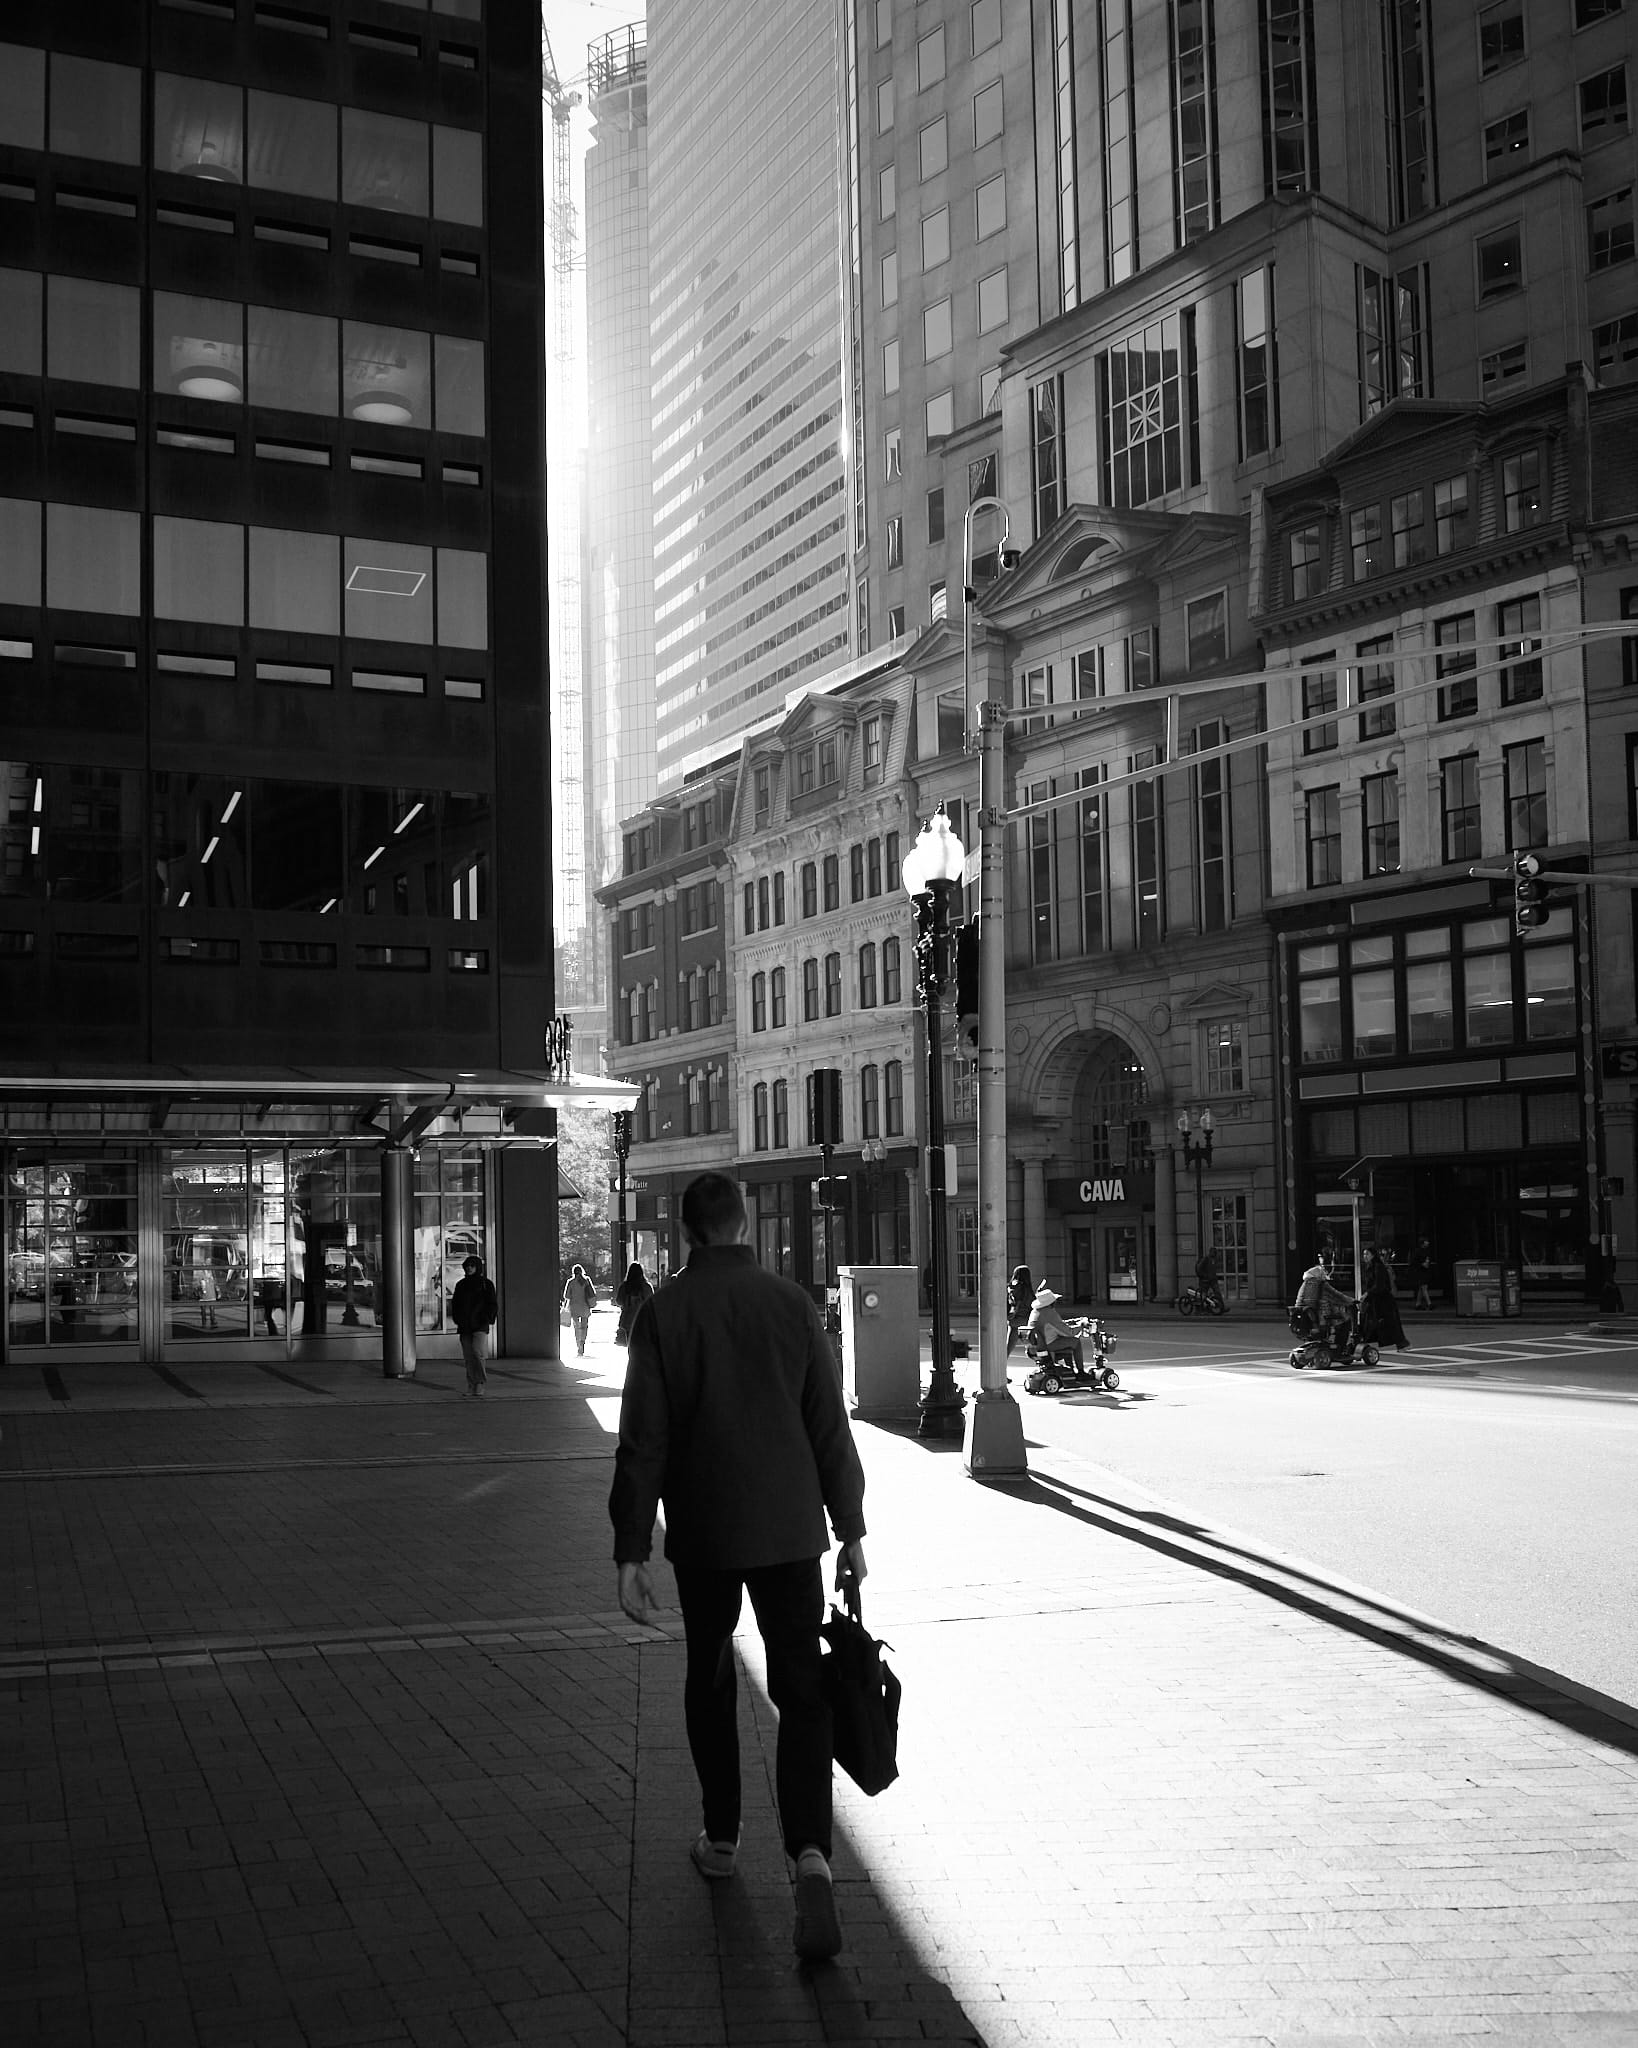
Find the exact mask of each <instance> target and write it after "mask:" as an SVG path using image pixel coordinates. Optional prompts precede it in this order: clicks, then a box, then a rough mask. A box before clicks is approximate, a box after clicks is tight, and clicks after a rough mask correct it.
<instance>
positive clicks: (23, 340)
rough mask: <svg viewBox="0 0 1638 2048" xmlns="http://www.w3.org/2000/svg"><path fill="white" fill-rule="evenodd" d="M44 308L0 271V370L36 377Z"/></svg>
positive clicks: (24, 275) (13, 273) (41, 298)
mask: <svg viewBox="0 0 1638 2048" xmlns="http://www.w3.org/2000/svg"><path fill="white" fill-rule="evenodd" d="M0 61H3V57H0ZM44 306H45V280H44V278H43V277H42V276H41V275H40V273H39V271H37V270H0V370H9V371H10V372H11V373H12V375H13V376H17V377H38V376H39V374H40V370H41V366H42V363H43V360H44V358H43V352H42V345H41V335H42V333H43V331H44V330H43V325H42V322H43V316H44ZM479 403H480V405H481V403H482V401H481V399H480V401H479ZM463 431H464V430H463Z"/></svg>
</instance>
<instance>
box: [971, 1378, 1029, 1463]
mask: <svg viewBox="0 0 1638 2048" xmlns="http://www.w3.org/2000/svg"><path fill="white" fill-rule="evenodd" d="M962 1462H963V1463H964V1464H965V1465H966V1467H967V1471H968V1473H969V1474H970V1475H971V1477H972V1478H974V1479H981V1480H986V1481H993V1480H1003V1479H1027V1478H1028V1477H1029V1459H1028V1458H1027V1456H1026V1455H1025V1452H1024V1418H1023V1415H1022V1414H1021V1413H1020V1411H1019V1407H1018V1403H1017V1402H1016V1401H1015V1400H1014V1399H1013V1398H1012V1395H1011V1394H1010V1393H1009V1392H1008V1390H1007V1389H1006V1388H1005V1387H982V1388H980V1389H979V1391H978V1393H977V1394H975V1395H974V1397H973V1412H972V1422H971V1427H970V1428H969V1429H968V1431H967V1451H966V1456H965V1458H964V1459H963V1461H962Z"/></svg>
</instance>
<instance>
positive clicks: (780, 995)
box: [772, 967, 790, 1031]
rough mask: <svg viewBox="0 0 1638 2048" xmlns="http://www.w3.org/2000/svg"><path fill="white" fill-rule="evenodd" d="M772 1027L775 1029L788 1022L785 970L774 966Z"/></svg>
mask: <svg viewBox="0 0 1638 2048" xmlns="http://www.w3.org/2000/svg"><path fill="white" fill-rule="evenodd" d="M772 980H773V991H772V993H773V1027H774V1029H775V1030H776V1031H778V1030H780V1029H782V1028H783V1027H784V1026H785V1025H786V1024H788V1023H789V1022H790V1013H789V1011H788V1010H787V1008H786V1005H785V970H784V968H783V967H776V968H775V969H774V971H773V976H772Z"/></svg>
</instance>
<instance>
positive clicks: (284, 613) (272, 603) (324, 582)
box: [250, 526, 341, 633]
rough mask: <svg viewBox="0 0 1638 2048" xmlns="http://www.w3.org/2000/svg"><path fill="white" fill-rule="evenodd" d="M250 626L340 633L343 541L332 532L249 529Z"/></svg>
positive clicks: (260, 527) (292, 631)
mask: <svg viewBox="0 0 1638 2048" xmlns="http://www.w3.org/2000/svg"><path fill="white" fill-rule="evenodd" d="M250 623H251V624H252V625H253V626H262V627H265V628H267V629H268V630H269V631H271V632H278V633H339V632H340V631H341V542H340V540H339V539H338V538H337V537H336V535H335V534H333V533H290V532H285V531H282V530H281V529H279V528H276V527H267V526H253V527H252V528H251V529H250Z"/></svg>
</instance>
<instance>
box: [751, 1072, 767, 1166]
mask: <svg viewBox="0 0 1638 2048" xmlns="http://www.w3.org/2000/svg"><path fill="white" fill-rule="evenodd" d="M751 1147H752V1150H753V1151H756V1152H766V1151H767V1149H768V1084H767V1082H766V1081H758V1082H757V1084H756V1086H755V1087H754V1088H753V1089H752V1090H751Z"/></svg>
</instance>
